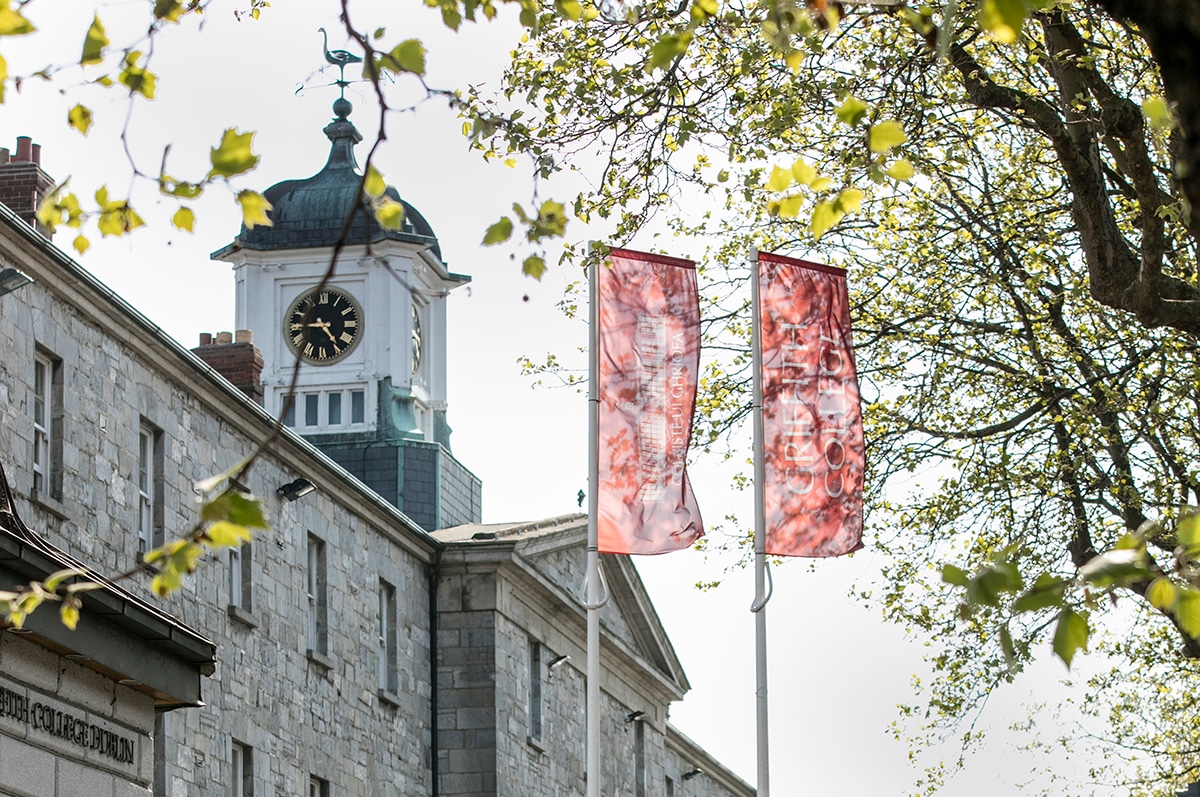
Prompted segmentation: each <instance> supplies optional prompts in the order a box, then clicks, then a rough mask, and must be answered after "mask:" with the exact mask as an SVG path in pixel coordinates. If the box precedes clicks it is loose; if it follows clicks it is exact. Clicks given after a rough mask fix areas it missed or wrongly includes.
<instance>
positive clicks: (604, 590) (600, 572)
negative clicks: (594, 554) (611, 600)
mask: <svg viewBox="0 0 1200 797" xmlns="http://www.w3.org/2000/svg"><path fill="white" fill-rule="evenodd" d="M596 575H597V576H599V577H600V599H599V600H597V601H596V602H595V603H590V602H588V586H589V582H588V574H587V573H586V572H585V573H584V574H583V589H582V590H580V592H579V602H580V603H581V604H583V608H585V609H587V610H588V611H592V610H594V609H603V608H604V607H605V606H607V605H608V581H607V580H606V579H605V578H604V567H603V566H601V565H600V563H599V562H597V563H596Z"/></svg>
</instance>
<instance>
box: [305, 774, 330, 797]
mask: <svg viewBox="0 0 1200 797" xmlns="http://www.w3.org/2000/svg"><path fill="white" fill-rule="evenodd" d="M308 797H329V781H327V780H322V779H321V778H318V777H317V776H316V775H311V776H310V777H309V779H308Z"/></svg>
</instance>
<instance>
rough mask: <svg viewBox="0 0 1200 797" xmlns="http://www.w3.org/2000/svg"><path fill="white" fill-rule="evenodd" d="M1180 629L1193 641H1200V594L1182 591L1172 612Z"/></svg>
mask: <svg viewBox="0 0 1200 797" xmlns="http://www.w3.org/2000/svg"><path fill="white" fill-rule="evenodd" d="M1172 613H1173V614H1174V615H1175V619H1176V620H1178V621H1179V627H1180V628H1182V629H1183V630H1184V632H1185V633H1186V634H1187V635H1188V636H1190V637H1191V638H1192V639H1200V592H1197V591H1196V590H1194V589H1190V588H1189V589H1182V590H1180V591H1179V595H1178V596H1177V598H1176V601H1175V608H1174V609H1173V610H1172Z"/></svg>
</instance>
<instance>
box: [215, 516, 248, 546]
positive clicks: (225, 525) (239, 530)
mask: <svg viewBox="0 0 1200 797" xmlns="http://www.w3.org/2000/svg"><path fill="white" fill-rule="evenodd" d="M204 536H205V537H207V538H208V544H209V547H212V548H236V547H238V546H239V545H241V544H242V543H243V542H249V541H250V540H251V534H250V529H248V528H246V527H245V526H241V525H238V524H237V523H230V522H229V521H227V520H219V521H217V522H216V523H213V524H211V525H209V527H208V528H206V529H205V530H204Z"/></svg>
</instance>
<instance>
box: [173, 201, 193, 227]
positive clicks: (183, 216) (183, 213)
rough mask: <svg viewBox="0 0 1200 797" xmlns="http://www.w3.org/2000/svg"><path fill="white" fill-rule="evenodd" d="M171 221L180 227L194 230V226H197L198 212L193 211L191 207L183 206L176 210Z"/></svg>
mask: <svg viewBox="0 0 1200 797" xmlns="http://www.w3.org/2000/svg"><path fill="white" fill-rule="evenodd" d="M171 223H172V224H174V225H175V226H176V227H177V228H178V229H181V230H186V231H187V232H194V231H195V230H194V228H195V226H196V214H195V213H193V212H192V209H191V208H184V207H181V208H180V209H179V210H177V211H175V215H174V216H172V217H171Z"/></svg>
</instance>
